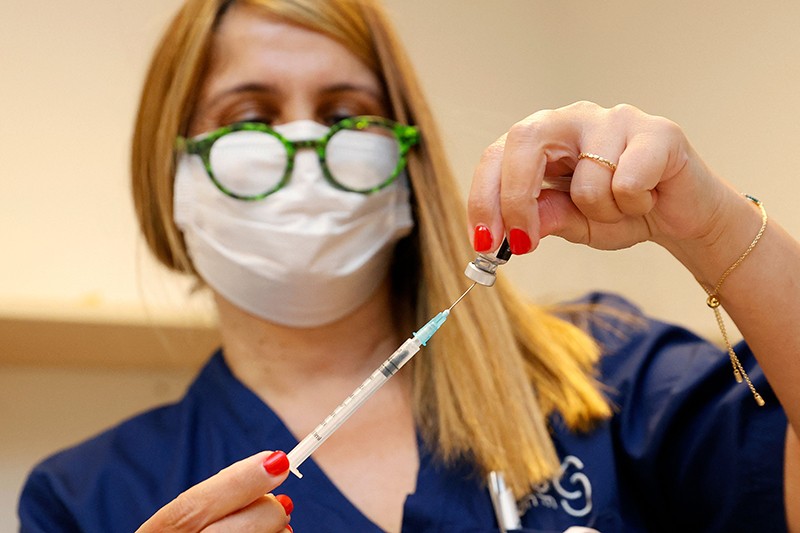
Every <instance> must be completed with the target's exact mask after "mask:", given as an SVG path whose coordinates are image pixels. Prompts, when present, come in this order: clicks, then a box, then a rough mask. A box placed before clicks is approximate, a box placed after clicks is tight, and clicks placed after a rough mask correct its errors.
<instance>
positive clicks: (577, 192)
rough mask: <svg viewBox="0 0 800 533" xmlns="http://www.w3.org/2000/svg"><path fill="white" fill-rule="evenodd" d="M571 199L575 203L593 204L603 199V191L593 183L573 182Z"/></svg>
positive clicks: (582, 204)
mask: <svg viewBox="0 0 800 533" xmlns="http://www.w3.org/2000/svg"><path fill="white" fill-rule="evenodd" d="M571 194H572V199H573V201H574V202H575V203H576V204H577V205H581V206H589V207H591V206H595V205H598V204H599V203H600V202H601V201H602V200H603V196H604V194H603V192H602V191H601V190H600V188H599V187H597V185H595V184H594V183H573V184H572V191H571Z"/></svg>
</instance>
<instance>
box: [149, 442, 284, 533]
mask: <svg viewBox="0 0 800 533" xmlns="http://www.w3.org/2000/svg"><path fill="white" fill-rule="evenodd" d="M288 469H289V460H288V459H287V458H286V454H284V453H283V452H261V453H258V454H256V455H253V456H251V457H248V458H247V459H243V460H241V461H239V462H237V463H234V464H232V465H231V466H229V467H227V468H225V469H224V470H221V471H220V472H219V473H218V474H216V475H214V476H212V477H210V478H208V479H206V480H205V481H203V482H201V483H199V484H197V485H195V486H194V487H192V488H190V489H188V490H187V491H185V492H183V493H182V494H181V495H179V496H178V497H177V498H175V499H174V500H173V501H171V502H170V503H168V504H167V505H165V506H164V507H162V508H161V509H160V510H159V511H158V512H157V513H156V514H155V515H153V516H152V517H151V518H150V520H148V521H147V522H145V524H144V525H143V526H142V527H141V528H140V529H139V532H140V533H149V532H151V531H152V532H156V531H159V532H161V531H175V532H184V531H185V532H192V533H194V532H196V531H200V530H201V529H203V528H204V527H206V526H207V525H209V524H211V523H213V522H215V521H217V520H219V519H220V518H222V517H224V516H227V515H229V514H231V513H234V512H236V511H238V510H239V509H243V508H244V507H247V506H248V505H250V504H251V503H252V502H254V501H256V500H257V499H259V498H261V497H262V496H263V495H264V494H265V493H267V492H269V491H271V490H272V489H274V488H275V487H277V486H278V485H280V484H281V483H282V482H283V480H284V479H286V476H287V475H288Z"/></svg>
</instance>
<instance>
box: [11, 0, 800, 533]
mask: <svg viewBox="0 0 800 533" xmlns="http://www.w3.org/2000/svg"><path fill="white" fill-rule="evenodd" d="M178 3H179V2H178V1H177V0H139V1H137V2H121V1H118V0H108V1H105V2H97V1H89V0H73V1H71V2H57V3H55V2H51V3H48V4H47V7H46V8H43V7H42V4H40V3H35V2H24V1H22V0H10V1H8V0H7V1H6V2H4V3H3V4H2V5H0V50H3V52H2V54H0V75H1V76H2V83H0V110H2V113H1V114H0V117H2V118H1V119H0V158H1V160H2V167H3V170H4V172H3V177H2V178H0V180H1V183H2V189H0V228H2V229H0V249H2V250H3V253H2V261H0V274H2V275H0V346H3V347H4V349H3V350H2V353H0V422H2V423H3V427H4V428H5V430H4V431H3V438H2V439H0V529H2V530H8V529H13V524H14V518H13V516H14V514H13V507H14V503H15V499H16V492H17V490H18V487H19V484H20V483H21V480H22V477H23V476H24V473H25V471H26V470H27V469H28V468H29V466H30V465H31V464H32V463H33V462H34V461H36V460H37V459H38V458H39V457H41V456H42V455H44V454H46V453H49V452H50V451H52V450H53V449H55V448H58V447H60V446H63V445H65V444H67V443H71V442H75V441H76V440H79V439H82V438H84V437H85V436H86V435H88V434H90V433H92V432H94V431H97V430H99V429H100V428H102V427H104V426H106V425H108V424H110V423H112V422H113V421H115V420H118V419H119V418H120V417H122V416H127V414H129V413H131V412H134V411H135V410H138V409H141V408H144V407H146V406H148V405H152V404H153V403H156V402H160V401H165V400H167V399H170V398H174V397H176V396H177V395H179V394H180V391H181V389H182V387H183V385H184V383H185V382H186V380H187V379H188V375H189V374H188V372H187V371H186V370H185V369H184V370H181V369H180V367H182V366H189V367H191V366H192V365H193V364H195V362H194V361H196V359H197V357H196V356H195V358H194V360H193V361H192V362H189V363H186V364H183V363H182V361H183V360H182V357H183V355H182V354H183V353H194V354H197V353H202V350H200V349H199V348H198V347H197V345H196V344H189V343H187V342H186V335H185V334H184V335H177V337H175V336H172V337H170V338H169V339H168V340H167V341H166V344H165V342H164V341H163V339H164V338H165V336H164V335H161V334H160V333H159V332H163V326H165V325H166V326H169V327H170V328H177V329H179V330H180V329H181V328H184V329H185V330H186V331H188V332H189V333H192V332H194V331H195V330H196V328H198V327H199V328H202V325H203V324H206V323H207V320H208V311H207V307H206V305H205V304H204V302H203V301H202V300H200V301H192V302H191V303H189V304H187V303H185V300H184V297H183V293H184V291H185V288H186V284H185V283H176V282H175V280H173V279H172V278H170V277H168V276H165V275H163V274H162V273H161V272H160V271H159V270H158V269H157V268H155V267H154V266H153V264H152V262H151V261H149V260H148V258H147V256H146V254H145V251H144V250H143V248H142V246H141V244H140V243H139V241H138V240H137V238H136V228H135V223H134V220H133V215H132V210H131V207H130V204H129V200H128V185H127V171H126V156H127V142H128V138H129V135H130V128H131V121H132V117H133V113H134V109H135V104H136V98H137V92H138V88H139V85H140V82H141V78H142V76H143V71H144V68H145V64H146V58H147V55H148V53H149V51H150V50H151V48H152V46H153V43H154V39H155V36H156V34H157V33H158V31H159V29H160V28H161V27H162V25H163V23H164V22H165V20H166V19H167V16H168V14H169V12H171V11H172V9H173V8H174V6H176V5H177V4H178ZM387 3H388V5H389V7H390V9H391V12H392V14H393V17H394V18H395V19H396V21H397V23H398V25H399V27H400V29H401V31H402V34H403V36H404V39H405V40H406V42H407V45H408V47H409V49H410V52H411V54H412V56H413V58H414V60H415V61H416V63H417V65H418V68H419V71H420V74H421V76H422V78H423V82H424V86H425V88H426V90H427V92H428V94H429V96H430V99H431V101H432V104H433V108H434V110H435V112H436V114H437V116H438V117H439V119H440V121H441V124H442V128H443V131H444V134H445V138H446V142H447V144H448V148H449V150H450V152H449V153H450V156H451V160H452V163H453V166H454V168H455V169H456V171H457V172H458V175H459V176H461V177H462V178H463V184H464V188H465V190H466V187H467V186H468V182H469V177H470V175H471V170H472V167H473V166H474V164H475V162H476V161H477V159H478V157H479V155H480V152H481V150H482V148H483V147H484V146H486V145H487V144H488V143H490V142H491V141H492V140H494V139H495V138H496V137H497V136H499V135H500V134H502V133H503V131H504V130H505V128H507V127H508V126H509V125H511V124H512V123H513V122H514V121H516V120H519V119H521V118H523V117H524V116H526V115H527V114H530V113H532V112H534V111H535V110H537V109H540V108H546V107H555V106H561V105H565V104H568V103H570V102H572V101H575V100H580V99H588V100H594V101H597V102H599V103H601V104H603V105H613V104H615V103H618V102H628V103H632V104H634V105H637V106H640V107H642V108H643V109H645V110H648V111H650V112H652V113H656V114H661V115H665V116H667V117H669V118H672V119H673V120H675V121H676V122H678V123H680V124H681V125H682V126H683V127H684V129H685V130H686V132H687V134H688V135H689V137H690V139H692V141H693V143H694V145H695V147H696V148H697V149H698V150H699V151H700V152H701V153H702V154H704V156H705V157H706V159H707V161H708V162H709V164H710V165H711V166H712V167H713V168H715V169H716V170H717V171H718V172H719V173H720V174H722V175H723V176H725V177H726V178H727V179H729V180H730V181H731V182H733V183H734V184H735V185H736V187H737V188H739V189H740V190H742V191H747V192H750V193H752V194H754V195H756V196H759V197H761V198H762V199H763V200H764V201H765V202H766V205H767V208H768V210H769V212H770V215H771V216H773V217H774V218H776V219H780V220H781V221H782V222H783V224H784V225H785V226H786V227H787V228H788V229H789V230H790V231H791V232H792V233H793V234H795V235H800V214H798V211H797V209H796V208H795V206H796V204H797V200H796V198H797V197H798V193H800V177H798V175H797V174H798V173H797V171H796V170H795V169H796V167H797V162H798V150H799V149H798V146H800V131H799V130H800V120H798V117H800V101H798V99H797V97H796V95H797V94H800V60H799V59H798V50H800V33H799V32H797V29H796V27H795V26H794V23H793V21H797V20H800V4H798V3H796V2H768V3H767V2H761V3H758V2H751V1H743V0H735V1H728V2H724V3H723V2H696V1H689V0H681V1H672V2H640V1H633V0H629V1H624V2H622V1H619V2H589V1H562V2H551V1H545V0H542V1H534V0H501V1H495V0H389V1H388V2H387ZM465 238H467V236H466V234H465ZM467 259H468V258H465V261H466V260H467ZM506 271H507V273H508V274H509V275H511V276H513V277H514V278H515V279H517V280H518V281H519V282H520V285H521V287H522V290H524V291H526V292H527V293H529V294H531V295H533V296H535V297H538V298H541V299H547V300H550V299H556V298H563V297H571V296H575V295H578V294H581V293H583V292H585V291H586V290H589V289H597V288H600V289H604V290H612V291H617V292H621V293H623V294H625V295H627V296H629V297H630V298H632V299H633V300H635V301H636V302H638V303H640V304H641V305H642V306H644V307H645V309H646V310H648V311H649V312H651V313H653V314H655V315H657V316H661V317H664V318H666V319H668V320H673V321H677V322H680V323H683V324H686V325H688V326H690V327H692V328H693V329H695V330H697V331H699V332H701V333H703V334H705V335H708V336H709V337H711V338H716V336H717V333H716V331H715V329H714V327H715V324H714V321H713V317H712V316H711V314H710V312H709V311H708V309H707V308H706V307H705V305H704V303H703V301H704V296H703V292H702V290H701V289H700V288H699V287H698V286H696V284H695V283H694V281H693V279H692V278H691V276H689V275H688V274H686V273H685V272H684V271H682V269H681V268H680V267H679V266H678V265H676V264H675V263H674V262H673V261H671V260H670V258H669V257H667V256H666V255H665V254H664V253H662V252H661V251H660V250H658V249H656V248H655V247H653V246H640V247H636V248H634V249H632V250H628V251H625V252H621V253H617V254H611V253H603V252H595V251H591V250H584V249H581V248H577V247H574V246H571V245H567V244H565V243H562V242H559V241H556V240H555V239H552V240H548V242H546V243H545V244H544V245H543V246H542V249H541V250H540V251H539V252H538V253H536V254H534V255H532V256H530V257H525V258H515V259H514V260H513V261H511V263H509V265H508V266H507V267H506ZM754 297H757V295H754ZM187 317H188V318H187ZM149 324H155V325H156V326H157V328H156V329H153V328H150V329H151V330H152V331H150V332H149V333H148V334H146V335H142V337H141V338H143V339H144V338H145V337H147V338H148V339H149V340H146V341H142V346H137V345H136V343H135V341H127V340H126V343H125V346H124V347H123V346H121V345H115V339H121V338H126V339H127V338H129V337H126V336H125V335H121V334H120V335H118V334H117V333H115V331H116V330H115V329H114V328H122V329H123V330H124V329H125V328H128V330H129V331H128V332H129V333H130V331H134V330H135V328H144V329H147V328H148V325H149ZM22 325H24V326H25V327H22ZM54 325H57V327H55V326H54ZM65 327H66V328H67V329H69V330H70V331H72V332H73V334H72V335H73V336H74V337H75V338H80V339H82V341H83V342H82V343H81V342H77V341H76V342H69V343H67V342H62V341H63V340H64V339H65V338H70V335H69V334H62V333H60V332H63V331H64V329H63V328H65ZM26 328H28V329H26ZM59 328H61V329H59ZM186 331H184V333H186ZM21 332H24V334H23V333H21ZM54 332H59V333H58V334H54ZM48 335H49V336H50V337H52V338H50V337H48ZM148 335H149V337H148ZM153 336H155V337H158V339H159V340H158V341H157V342H156V343H155V344H153V342H154V341H153V339H152V338H150V337H153ZM34 337H35V340H36V341H37V342H33V340H34ZM159 343H160V344H159ZM210 343H213V339H204V340H203V342H202V343H200V344H201V345H202V346H206V345H208V344H210ZM67 344H68V345H67ZM93 346H94V349H92V347H93ZM159 346H164V348H163V349H162V350H161V351H159ZM145 347H146V348H145ZM123 348H124V349H123ZM137 349H139V351H140V352H142V353H143V352H144V351H145V350H146V351H147V354H146V355H147V356H146V357H142V358H141V359H135V358H133V357H131V356H129V355H127V354H130V353H136V350H137ZM203 350H204V349H203ZM61 353H63V354H64V355H63V357H62V356H61V355H60V354H61ZM164 353H166V354H167V355H163V354H164ZM121 354H126V355H125V356H124V357H123V356H122V355H121ZM42 359H44V360H46V361H48V364H47V365H41V364H39V365H37V364H36V362H37V361H40V360H42ZM132 359H133V360H132ZM159 360H165V361H166V363H165V364H164V365H159V363H158V361H159ZM159 366H160V367H161V368H158V367H159ZM119 367H128V368H127V369H126V370H125V371H121V370H112V369H116V368H119ZM152 367H156V368H155V369H154V368H152ZM167 367H169V368H167ZM175 368H178V369H177V370H175Z"/></svg>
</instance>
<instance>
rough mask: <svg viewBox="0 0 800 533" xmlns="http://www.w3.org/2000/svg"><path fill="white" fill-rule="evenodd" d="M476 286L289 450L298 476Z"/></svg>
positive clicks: (426, 327) (433, 320) (290, 468)
mask: <svg viewBox="0 0 800 533" xmlns="http://www.w3.org/2000/svg"><path fill="white" fill-rule="evenodd" d="M474 286H475V283H473V284H472V285H470V286H469V288H468V289H467V290H466V291H464V294H462V295H461V296H459V297H458V299H457V300H456V301H455V302H453V305H451V306H450V307H448V308H447V309H445V310H444V311H442V312H441V313H439V314H437V315H436V316H435V317H433V318H432V319H430V320H429V321H428V323H427V324H425V325H424V326H422V327H421V328H420V329H419V330H418V331H417V332H415V333H414V334H413V335H412V336H411V337H409V338H408V339H407V340H406V341H405V342H404V343H403V344H401V345H400V347H399V348H398V349H397V350H395V352H394V353H393V354H392V355H390V356H389V358H388V359H387V360H386V361H384V362H383V364H381V366H379V367H378V368H377V370H375V372H373V373H372V375H370V376H369V377H368V378H367V379H365V380H364V382H363V383H362V384H361V385H359V386H358V387H357V388H356V390H354V391H353V392H352V394H350V396H348V397H347V398H345V400H344V401H343V402H342V403H341V404H339V406H338V407H337V408H336V409H334V410H333V412H332V413H331V414H329V415H328V417H327V418H325V420H323V421H322V422H320V424H319V425H318V426H317V427H316V428H314V430H313V431H312V432H311V433H309V434H308V435H306V437H305V438H304V439H303V440H301V441H300V442H299V443H298V444H297V446H295V447H294V449H293V450H292V451H291V452H289V455H288V457H289V470H291V472H292V473H293V474H294V475H296V476H297V477H299V478H301V477H303V475H302V474H301V473H300V471H299V470H298V468H299V467H300V465H301V464H303V462H304V461H305V460H306V459H308V458H309V456H310V455H311V454H312V453H314V451H315V450H316V449H317V448H319V447H320V446H321V445H322V443H323V442H325V440H327V438H328V437H330V436H331V435H332V434H333V432H334V431H336V430H337V429H339V426H341V425H342V424H343V423H344V421H345V420H347V419H348V418H350V416H351V415H352V414H353V413H355V412H356V411H357V410H358V408H359V407H361V405H362V404H363V403H364V402H366V401H367V400H368V399H369V398H370V397H371V396H372V395H373V394H375V393H376V392H377V391H378V389H380V388H381V387H382V386H383V384H384V383H386V382H387V381H388V380H389V378H390V377H392V376H394V375H395V374H396V373H397V371H398V370H400V368H402V366H403V365H404V364H406V363H407V362H408V361H410V360H411V358H412V357H414V354H416V353H417V352H418V351H419V350H420V346H425V344H426V343H427V342H428V341H429V340H430V338H431V337H432V336H433V334H434V333H436V331H437V330H438V329H439V328H440V327H441V326H442V324H444V321H445V320H447V317H448V316H449V315H450V311H451V310H452V309H453V307H455V306H456V304H457V303H458V302H460V301H461V299H462V298H464V296H466V295H467V293H468V292H469V291H471V290H472V288H473V287H474Z"/></svg>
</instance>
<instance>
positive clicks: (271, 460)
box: [264, 452, 289, 476]
mask: <svg viewBox="0 0 800 533" xmlns="http://www.w3.org/2000/svg"><path fill="white" fill-rule="evenodd" d="M264 470H266V471H267V473H268V474H269V475H271V476H277V475H279V474H283V473H284V472H286V471H287V470H289V458H288V457H286V454H285V453H283V452H272V453H271V454H269V455H268V456H267V458H266V459H264Z"/></svg>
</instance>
